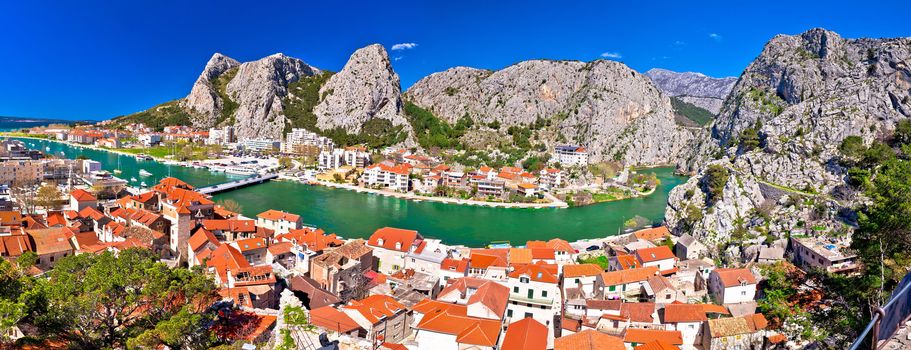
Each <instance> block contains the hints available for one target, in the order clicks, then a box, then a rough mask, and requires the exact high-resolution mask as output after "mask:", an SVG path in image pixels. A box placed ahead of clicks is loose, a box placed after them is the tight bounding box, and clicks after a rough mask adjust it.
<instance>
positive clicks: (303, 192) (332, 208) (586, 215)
mask: <svg viewBox="0 0 911 350" xmlns="http://www.w3.org/2000/svg"><path fill="white" fill-rule="evenodd" d="M23 141H25V142H26V144H27V145H29V147H32V148H34V149H40V150H42V151H45V150H47V148H46V147H49V148H50V150H49V151H47V152H48V153H52V154H54V155H56V156H61V152H63V154H62V155H63V156H65V157H66V158H76V157H78V156H80V155H83V156H86V157H88V158H90V159H93V160H97V161H99V162H101V164H102V167H103V168H104V169H106V170H111V171H113V170H114V169H117V168H118V164H119V168H120V169H121V170H122V174H121V175H119V177H121V178H124V179H130V178H131V177H135V178H136V179H137V180H138V181H145V182H146V183H147V184H149V185H150V186H151V185H152V184H154V183H157V182H158V181H159V180H160V179H161V178H164V177H166V176H173V177H177V178H179V179H181V180H184V181H186V182H187V183H189V184H191V185H194V186H205V185H210V184H214V183H220V182H226V181H230V180H233V179H237V178H238V177H237V176H233V175H229V174H224V173H217V172H210V171H208V170H203V169H194V168H187V167H181V166H170V165H165V164H161V163H158V162H154V161H137V160H136V159H135V158H133V157H131V156H125V155H118V154H116V153H112V152H106V151H99V150H92V149H85V148H81V147H76V146H70V145H67V144H63V143H58V142H53V141H44V140H32V139H23ZM118 161H119V162H118ZM139 169H145V170H146V171H148V172H150V173H152V174H153V175H152V176H149V177H140V176H139ZM644 171H647V172H655V173H656V174H657V175H658V178H659V179H660V180H661V184H660V185H659V186H658V189H656V190H655V192H654V193H653V194H652V195H649V196H647V197H643V198H633V199H626V200H620V201H614V202H608V203H599V204H595V205H590V206H585V207H579V208H569V209H555V208H548V209H513V208H489V207H481V206H466V205H453V204H443V203H435V202H426V201H425V202H414V201H408V200H404V199H398V198H392V197H385V196H381V195H374V194H365V193H357V192H353V191H347V190H340V189H331V188H326V187H322V186H310V185H305V184H301V183H297V182H291V181H271V182H267V183H264V184H261V185H255V186H251V187H246V188H241V189H238V190H234V191H230V192H226V193H222V194H217V195H215V196H214V199H215V200H216V201H220V200H225V199H233V200H235V201H237V202H238V203H240V205H241V206H242V207H243V214H244V215H246V216H249V217H255V216H256V214H258V213H260V212H263V211H265V210H267V209H278V210H284V211H288V212H291V213H295V214H299V215H301V217H302V218H303V220H304V222H305V223H307V224H309V225H314V226H317V227H320V228H323V229H325V230H326V231H327V232H333V233H337V234H339V235H341V236H343V237H346V238H354V237H367V236H369V235H370V234H371V233H373V231H375V230H376V229H377V228H380V227H383V226H392V227H399V228H406V229H413V230H418V231H419V232H421V234H422V235H424V236H425V237H433V238H440V239H442V240H443V241H444V242H446V243H449V244H464V245H468V246H483V245H486V244H488V243H490V242H492V241H511V242H512V243H513V244H517V245H521V244H524V243H525V241H527V240H547V239H550V238H554V237H559V238H563V239H565V240H568V241H574V240H578V239H583V238H597V237H605V236H608V235H611V234H616V233H617V232H619V230H620V228H621V227H622V226H623V222H624V221H626V220H629V219H630V218H632V217H633V216H636V215H639V216H642V217H645V218H647V219H649V220H651V221H652V222H660V221H662V220H663V219H664V209H665V206H666V204H667V197H668V193H669V192H670V190H671V189H673V188H674V187H675V186H677V185H679V184H681V183H683V182H685V181H686V178H685V177H681V176H676V175H674V171H673V169H672V168H655V169H648V170H644ZM138 181H137V182H134V183H133V184H134V185H135V184H138Z"/></svg>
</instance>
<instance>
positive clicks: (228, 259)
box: [206, 244, 250, 282]
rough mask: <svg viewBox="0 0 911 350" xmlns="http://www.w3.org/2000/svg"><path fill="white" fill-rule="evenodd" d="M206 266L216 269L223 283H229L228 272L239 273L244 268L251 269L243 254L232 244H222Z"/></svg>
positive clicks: (213, 252)
mask: <svg viewBox="0 0 911 350" xmlns="http://www.w3.org/2000/svg"><path fill="white" fill-rule="evenodd" d="M206 265H207V266H209V267H212V268H215V272H216V273H217V274H218V277H219V278H220V279H221V281H222V282H227V281H228V270H231V271H237V270H238V269H240V268H242V267H250V262H248V261H247V259H246V258H244V256H243V254H241V253H240V251H238V250H237V248H234V247H232V246H231V245H230V244H222V245H220V246H218V248H215V250H214V251H212V254H211V257H210V258H209V261H208V262H206Z"/></svg>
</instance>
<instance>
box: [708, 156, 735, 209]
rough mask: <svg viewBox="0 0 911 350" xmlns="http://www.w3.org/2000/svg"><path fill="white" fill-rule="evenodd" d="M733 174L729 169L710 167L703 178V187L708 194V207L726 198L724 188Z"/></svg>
mask: <svg viewBox="0 0 911 350" xmlns="http://www.w3.org/2000/svg"><path fill="white" fill-rule="evenodd" d="M730 176H731V174H730V172H728V169H727V168H725V167H723V166H721V165H718V164H712V165H709V166H708V168H706V170H705V175H704V176H703V177H702V180H701V182H702V186H703V188H704V190H705V193H706V205H707V206H713V205H715V203H717V202H718V201H719V200H721V198H722V197H723V196H724V187H725V186H726V185H727V183H728V179H729V178H730Z"/></svg>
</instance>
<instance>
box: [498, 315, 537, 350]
mask: <svg viewBox="0 0 911 350" xmlns="http://www.w3.org/2000/svg"><path fill="white" fill-rule="evenodd" d="M545 349H547V326H545V325H543V324H541V323H540V322H538V321H535V319H534V318H531V317H528V318H524V319H521V320H519V321H516V322H513V323H512V324H510V325H509V328H507V329H506V335H504V336H503V344H502V345H500V350H545Z"/></svg>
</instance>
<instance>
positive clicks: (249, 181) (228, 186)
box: [196, 173, 278, 194]
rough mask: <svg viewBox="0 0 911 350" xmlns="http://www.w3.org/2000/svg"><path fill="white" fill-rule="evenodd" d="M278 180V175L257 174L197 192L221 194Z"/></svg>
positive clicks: (203, 188) (201, 188)
mask: <svg viewBox="0 0 911 350" xmlns="http://www.w3.org/2000/svg"><path fill="white" fill-rule="evenodd" d="M275 178H278V174H274V173H273V174H257V175H253V176H250V177H247V178H243V179H240V180H234V181H231V182H225V183H220V184H216V185H211V186H206V187H200V188H197V189H196V192H199V193H202V194H215V193H219V192H226V191H230V190H234V189H238V188H241V187H247V186H251V185H256V184H261V183H263V182H266V181H269V180H272V179H275Z"/></svg>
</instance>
